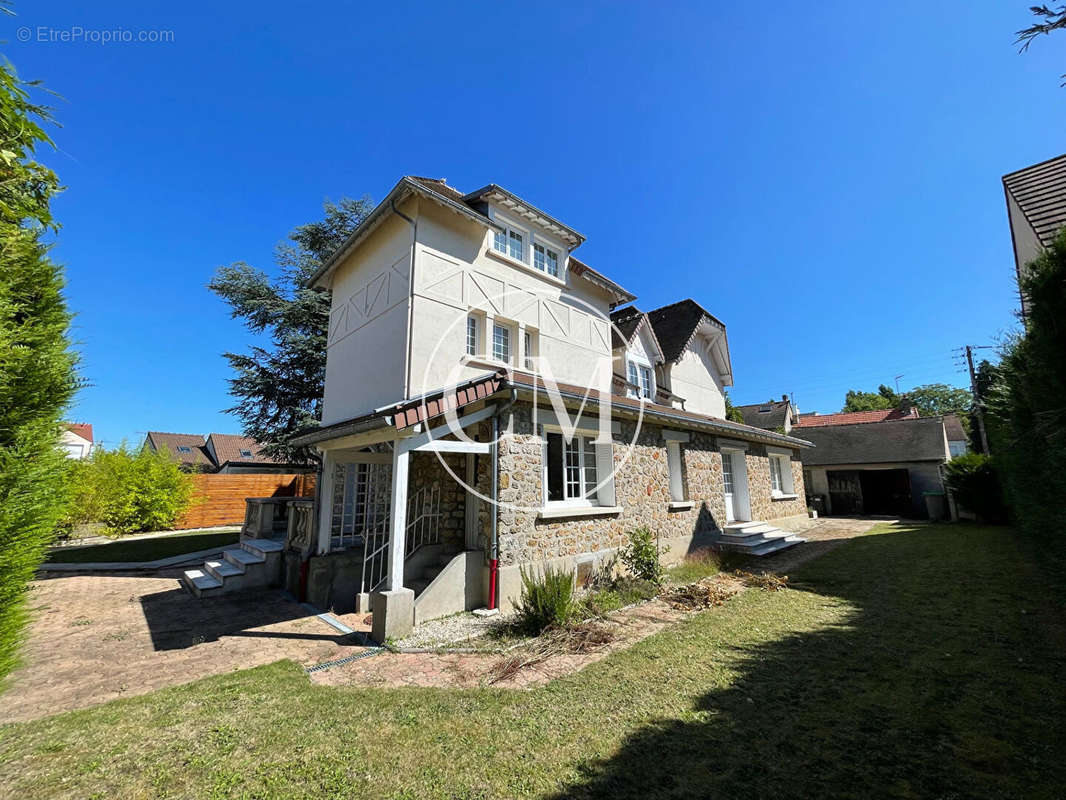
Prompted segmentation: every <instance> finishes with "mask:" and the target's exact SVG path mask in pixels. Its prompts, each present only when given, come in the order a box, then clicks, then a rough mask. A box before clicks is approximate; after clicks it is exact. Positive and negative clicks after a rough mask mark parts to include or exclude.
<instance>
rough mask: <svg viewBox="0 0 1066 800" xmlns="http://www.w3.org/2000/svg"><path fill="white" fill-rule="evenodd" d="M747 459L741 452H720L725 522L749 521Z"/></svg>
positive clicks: (749, 502)
mask: <svg viewBox="0 0 1066 800" xmlns="http://www.w3.org/2000/svg"><path fill="white" fill-rule="evenodd" d="M747 464H748V459H747V456H746V455H745V454H744V451H742V450H723V451H722V490H723V494H724V495H725V517H726V522H727V523H728V522H747V521H749V520H750V519H751V500H750V498H749V497H748V466H747Z"/></svg>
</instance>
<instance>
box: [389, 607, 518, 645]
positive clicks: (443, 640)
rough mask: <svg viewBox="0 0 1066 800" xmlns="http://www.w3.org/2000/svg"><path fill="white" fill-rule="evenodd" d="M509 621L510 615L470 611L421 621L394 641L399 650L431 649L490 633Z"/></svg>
mask: <svg viewBox="0 0 1066 800" xmlns="http://www.w3.org/2000/svg"><path fill="white" fill-rule="evenodd" d="M509 621H510V615H506V614H497V615H496V616H494V617H478V616H475V615H474V614H471V613H470V612H464V613H462V614H453V615H452V616H450V617H441V618H440V619H434V620H430V621H429V622H423V623H422V624H421V625H419V626H418V627H417V628H415V630H414V632H413V633H412V634H411V635H410V636H408V637H406V638H404V639H400V640H399V641H398V642H396V647H398V648H399V649H400V650H431V649H436V648H441V647H448V646H450V645H456V644H460V643H462V642H466V641H469V640H470V639H476V638H477V637H479V636H484V635H486V634H488V633H491V632H492V631H493V630H495V629H497V628H499V627H500V626H503V625H506V624H507V623H508V622H509Z"/></svg>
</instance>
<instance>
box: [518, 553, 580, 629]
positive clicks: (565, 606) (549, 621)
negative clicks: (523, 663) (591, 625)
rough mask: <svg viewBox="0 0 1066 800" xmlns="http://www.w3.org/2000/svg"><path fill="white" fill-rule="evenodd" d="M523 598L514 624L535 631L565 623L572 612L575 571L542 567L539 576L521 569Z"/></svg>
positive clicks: (519, 603) (573, 607) (573, 606)
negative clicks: (542, 569)
mask: <svg viewBox="0 0 1066 800" xmlns="http://www.w3.org/2000/svg"><path fill="white" fill-rule="evenodd" d="M520 574H521V576H522V598H521V600H519V602H518V613H517V624H518V626H519V627H520V628H522V630H524V631H525V632H526V633H529V634H532V635H534V636H536V635H538V634H539V633H540V632H541V631H543V630H544V629H545V628H548V627H551V626H562V625H565V624H566V622H567V620H569V619H570V618H571V617H572V616H573V613H574V610H575V604H574V573H573V572H567V571H556V570H553V569H552V568H551V567H545V568H544V571H543V572H542V573H541V574H540V575H539V576H538V575H537V574H536V573H535V572H533V571H532V570H531V571H529V572H526V570H525V568H522V569H521V570H520Z"/></svg>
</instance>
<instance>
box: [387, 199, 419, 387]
mask: <svg viewBox="0 0 1066 800" xmlns="http://www.w3.org/2000/svg"><path fill="white" fill-rule="evenodd" d="M416 202H417V201H416ZM389 205H391V206H392V213H394V214H395V215H396V216H398V217H400V219H404V220H407V222H408V224H410V226H411V267H410V269H409V270H408V273H407V351H406V352H405V353H404V365H403V397H404V399H405V400H406V399H407V395H408V393H409V392H410V390H411V348H412V347H413V346H414V344H413V340H414V336H412V333H413V331H412V330H411V326H412V325H413V324H414V310H415V252H416V246H417V245H418V217H417V214H416V217H415V219H411V218H410V217H409V216H407V215H406V214H404V213H403V212H402V211H400V209H398V208H397V207H396V201H395V200H390V201H389Z"/></svg>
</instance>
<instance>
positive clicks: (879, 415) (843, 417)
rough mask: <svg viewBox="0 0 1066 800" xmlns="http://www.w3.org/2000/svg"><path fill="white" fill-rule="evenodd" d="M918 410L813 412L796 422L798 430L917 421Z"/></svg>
mask: <svg viewBox="0 0 1066 800" xmlns="http://www.w3.org/2000/svg"><path fill="white" fill-rule="evenodd" d="M917 418H918V409H917V408H915V407H914V406H910V407H909V408H885V409H878V410H877V411H842V412H841V413H839V414H819V413H818V412H817V411H812V412H810V413H807V414H800V415H799V419H798V420H797V421H796V427H797V428H824V427H825V426H827V425H864V424H869V423H871V422H891V421H892V420H897V419H917Z"/></svg>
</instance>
